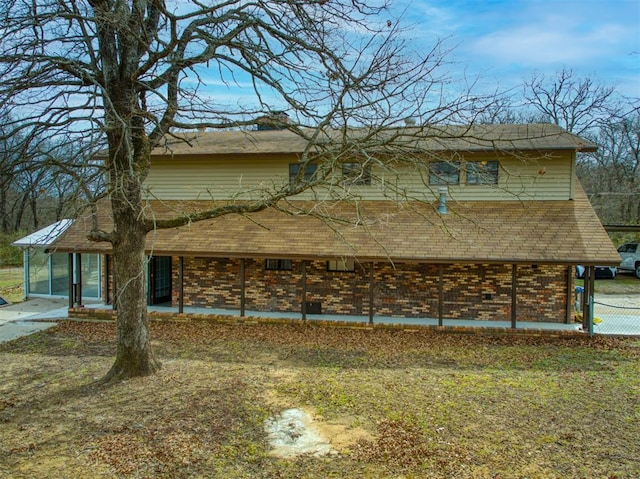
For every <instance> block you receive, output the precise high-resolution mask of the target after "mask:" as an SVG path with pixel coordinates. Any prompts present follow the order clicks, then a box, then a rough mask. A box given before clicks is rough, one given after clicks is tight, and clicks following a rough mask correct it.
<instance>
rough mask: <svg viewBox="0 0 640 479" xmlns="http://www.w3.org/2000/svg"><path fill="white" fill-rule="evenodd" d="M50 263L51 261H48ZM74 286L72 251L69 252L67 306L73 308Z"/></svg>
mask: <svg viewBox="0 0 640 479" xmlns="http://www.w3.org/2000/svg"><path fill="white" fill-rule="evenodd" d="M49 265H51V262H49ZM49 278H51V267H49ZM49 291H51V288H49ZM74 292H75V291H74V288H73V253H69V307H70V308H73V303H74Z"/></svg>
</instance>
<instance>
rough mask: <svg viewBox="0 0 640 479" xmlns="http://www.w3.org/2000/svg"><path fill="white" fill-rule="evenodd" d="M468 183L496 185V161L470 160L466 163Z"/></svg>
mask: <svg viewBox="0 0 640 479" xmlns="http://www.w3.org/2000/svg"><path fill="white" fill-rule="evenodd" d="M467 184H468V185H497V184H498V162H497V161H470V162H468V163H467Z"/></svg>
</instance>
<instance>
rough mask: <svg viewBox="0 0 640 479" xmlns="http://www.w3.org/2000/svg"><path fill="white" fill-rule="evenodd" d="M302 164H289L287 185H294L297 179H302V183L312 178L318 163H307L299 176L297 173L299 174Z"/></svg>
mask: <svg viewBox="0 0 640 479" xmlns="http://www.w3.org/2000/svg"><path fill="white" fill-rule="evenodd" d="M302 166H303V165H302V163H290V164H289V185H291V186H296V185H297V184H298V182H299V181H302V184H304V183H309V182H310V181H311V180H312V179H313V176H314V175H315V174H316V170H317V169H318V165H316V164H315V163H307V165H306V166H305V167H304V175H302V177H300V176H298V175H300V170H301V169H302Z"/></svg>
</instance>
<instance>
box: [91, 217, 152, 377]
mask: <svg viewBox="0 0 640 479" xmlns="http://www.w3.org/2000/svg"><path fill="white" fill-rule="evenodd" d="M131 210H132V209H131V208H129V212H128V214H118V215H114V220H115V231H117V240H116V241H115V242H114V244H113V256H114V258H115V261H114V275H115V283H116V284H117V285H118V294H117V296H116V298H115V301H116V306H117V312H118V317H117V322H118V348H117V353H116V359H115V362H114V364H113V366H111V369H110V370H109V372H108V373H107V375H106V376H105V377H104V379H103V381H104V382H112V381H118V380H121V379H127V378H132V377H136V376H149V375H151V374H153V373H154V372H156V371H157V370H158V369H160V366H161V365H160V362H159V361H158V360H156V358H155V357H154V355H153V352H152V350H151V341H150V336H149V323H148V319H147V301H146V298H147V294H146V283H147V281H146V274H145V271H146V258H145V251H144V244H145V233H146V231H145V230H144V224H143V223H142V222H141V221H140V219H139V217H138V218H136V216H135V215H134V212H133V211H131Z"/></svg>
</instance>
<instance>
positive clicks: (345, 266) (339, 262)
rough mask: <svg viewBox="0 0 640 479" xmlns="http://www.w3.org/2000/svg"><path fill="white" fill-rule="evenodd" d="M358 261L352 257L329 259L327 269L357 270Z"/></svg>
mask: <svg viewBox="0 0 640 479" xmlns="http://www.w3.org/2000/svg"><path fill="white" fill-rule="evenodd" d="M355 270H356V263H355V261H354V260H352V259H330V260H329V261H327V271H355Z"/></svg>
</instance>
